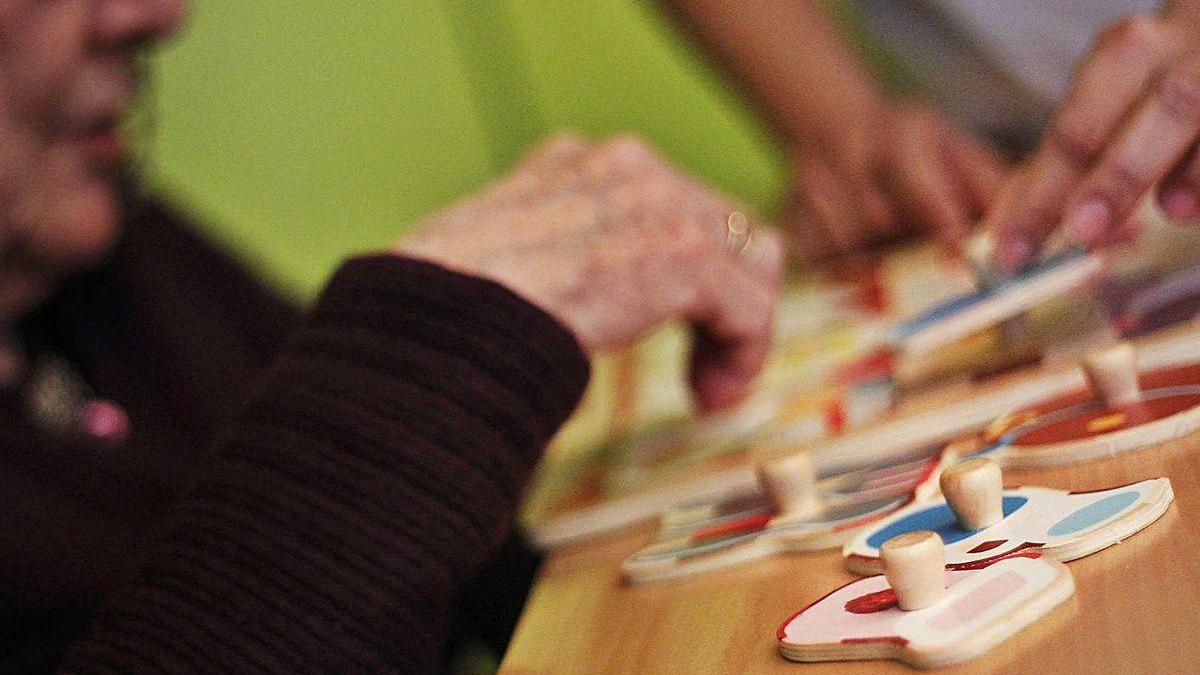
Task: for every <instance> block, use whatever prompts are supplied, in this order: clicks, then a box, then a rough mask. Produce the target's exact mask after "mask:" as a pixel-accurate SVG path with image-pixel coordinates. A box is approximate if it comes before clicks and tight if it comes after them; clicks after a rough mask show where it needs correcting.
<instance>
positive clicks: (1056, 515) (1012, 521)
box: [842, 478, 1174, 574]
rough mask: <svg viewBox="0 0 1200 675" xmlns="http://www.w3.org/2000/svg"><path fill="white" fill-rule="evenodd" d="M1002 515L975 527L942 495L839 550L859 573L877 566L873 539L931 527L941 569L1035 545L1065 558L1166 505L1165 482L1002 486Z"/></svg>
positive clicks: (1102, 543)
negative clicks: (1081, 488) (966, 525)
mask: <svg viewBox="0 0 1200 675" xmlns="http://www.w3.org/2000/svg"><path fill="white" fill-rule="evenodd" d="M1002 499H1003V501H1002V505H1003V513H1004V518H1003V519H1002V520H1001V521H1000V522H998V523H996V524H995V525H991V526H989V527H985V528H983V529H981V530H966V529H963V528H962V527H961V526H960V525H959V522H958V519H957V518H956V517H955V515H954V512H953V511H952V510H951V509H950V507H949V505H948V504H947V503H946V501H945V499H944V498H940V497H939V498H937V499H935V500H932V501H926V502H924V503H915V504H912V505H910V506H907V507H905V508H903V509H900V510H898V511H896V512H895V513H893V514H891V515H889V516H887V517H885V518H883V519H881V520H880V521H879V522H877V523H875V524H873V525H871V526H869V527H867V528H865V529H863V530H861V531H860V532H859V534H858V536H856V537H855V538H854V539H853V540H851V541H850V542H849V543H847V544H846V545H845V546H844V547H843V549H842V553H843V555H844V556H845V561H846V567H847V568H849V569H850V571H852V572H855V573H858V574H879V573H881V572H882V571H883V568H882V565H881V563H880V560H879V547H880V546H881V545H883V543H884V542H885V541H887V540H889V539H891V538H892V537H895V536H897V535H900V534H904V533H906V532H915V531H918V530H932V531H933V532H936V533H937V534H938V535H939V536H941V538H942V541H944V542H945V544H946V567H947V569H961V568H967V567H970V566H973V565H978V564H980V563H984V562H986V561H988V560H994V559H997V558H1001V557H1004V556H1007V555H1010V554H1012V553H1014V552H1017V551H1022V550H1037V551H1041V552H1042V553H1043V554H1045V555H1046V556H1047V557H1049V558H1053V559H1055V560H1059V561H1061V562H1066V561H1068V560H1075V559H1076V558H1082V557H1083V556H1086V555H1090V554H1092V553H1095V552H1096V551H1099V550H1101V549H1104V548H1107V547H1109V546H1111V545H1113V544H1115V543H1118V542H1120V541H1121V540H1122V539H1125V538H1127V537H1129V536H1131V535H1133V534H1134V533H1136V532H1138V531H1139V530H1141V529H1142V528H1144V527H1146V526H1147V525H1149V524H1150V523H1153V522H1154V521H1155V520H1157V519H1158V518H1159V516H1161V515H1162V514H1163V513H1165V512H1166V510H1167V507H1169V506H1170V505H1171V501H1172V499H1174V495H1173V493H1172V492H1171V482H1170V480H1168V479H1166V478H1153V479H1150V480H1144V481H1141V482H1139V483H1133V484H1130V485H1124V486H1120V487H1114V488H1109V489H1105V490H1098V491H1090V492H1065V491H1062V490H1055V489H1052V488H1043V487H1018V488H1012V489H1007V490H1005V491H1004V493H1003V498H1002Z"/></svg>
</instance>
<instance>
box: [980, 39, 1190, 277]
mask: <svg viewBox="0 0 1200 675" xmlns="http://www.w3.org/2000/svg"><path fill="white" fill-rule="evenodd" d="M1198 139H1200V36H1197V35H1196V32H1195V29H1194V28H1188V27H1187V25H1186V24H1185V23H1184V22H1182V21H1178V22H1177V21H1174V20H1172V19H1170V18H1164V17H1149V16H1132V17H1129V18H1126V19H1124V20H1122V21H1121V22H1119V23H1117V24H1115V25H1113V26H1111V27H1110V28H1109V29H1107V30H1106V31H1105V32H1104V33H1103V34H1102V35H1101V37H1100V39H1099V40H1098V41H1097V42H1096V44H1095V46H1094V47H1093V48H1092V52H1091V54H1090V55H1089V56H1088V57H1087V58H1086V59H1085V60H1084V61H1083V62H1082V64H1081V65H1080V66H1079V69H1078V70H1077V72H1076V73H1075V77H1074V80H1073V82H1072V85H1071V89H1070V91H1069V92H1068V94H1067V96H1066V98H1065V100H1064V102H1063V104H1062V106H1061V108H1060V109H1059V110H1058V112H1057V113H1056V115H1055V117H1054V120H1053V122H1052V123H1051V125H1050V127H1049V129H1048V130H1047V132H1046V135H1045V138H1044V139H1043V140H1042V143H1041V146H1040V147H1039V148H1038V150H1037V151H1036V153H1035V154H1034V155H1033V157H1032V158H1031V159H1030V160H1029V162H1028V163H1027V164H1026V166H1025V167H1023V169H1022V170H1021V171H1020V172H1019V173H1018V174H1017V175H1016V176H1014V177H1013V178H1012V180H1011V181H1009V182H1008V183H1007V184H1006V185H1005V186H1004V188H1003V189H1002V191H1001V194H1000V196H999V198H998V199H997V202H996V206H995V208H994V209H993V210H992V211H990V212H989V213H988V214H987V216H986V217H985V219H984V221H983V227H984V228H985V229H988V230H989V231H993V232H995V233H996V240H997V262H998V263H999V264H1000V265H1001V266H1003V267H1006V268H1008V269H1010V270H1012V269H1016V268H1017V267H1018V266H1019V265H1021V264H1022V263H1023V262H1025V261H1026V260H1027V259H1028V258H1029V257H1030V256H1032V255H1033V253H1034V252H1035V251H1036V250H1037V249H1038V247H1039V246H1040V245H1041V243H1042V242H1043V241H1044V240H1045V239H1046V237H1047V236H1049V234H1050V233H1051V232H1052V231H1053V230H1054V229H1055V227H1056V226H1057V225H1058V224H1059V222H1060V219H1061V224H1062V226H1063V227H1064V228H1065V229H1066V230H1067V232H1068V233H1070V234H1071V235H1072V236H1073V237H1074V238H1075V239H1077V240H1079V242H1080V243H1084V244H1087V245H1091V246H1102V245H1106V244H1110V243H1114V242H1118V241H1124V240H1127V239H1129V238H1131V237H1132V236H1133V235H1134V234H1135V232H1136V223H1135V221H1134V219H1133V218H1132V214H1133V212H1134V210H1135V208H1136V206H1137V204H1138V202H1139V201H1140V199H1141V198H1142V196H1143V195H1145V194H1146V193H1148V192H1149V191H1150V190H1151V189H1152V188H1153V187H1154V186H1155V185H1158V186H1159V188H1158V194H1157V196H1158V201H1159V204H1160V205H1161V206H1162V207H1163V209H1164V210H1165V211H1166V213H1167V214H1168V215H1169V216H1172V217H1174V218H1177V219H1184V218H1195V217H1197V216H1200V155H1198V154H1197V149H1196V143H1197V140H1198Z"/></svg>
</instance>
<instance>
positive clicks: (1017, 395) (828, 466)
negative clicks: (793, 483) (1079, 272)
mask: <svg viewBox="0 0 1200 675" xmlns="http://www.w3.org/2000/svg"><path fill="white" fill-rule="evenodd" d="M1137 351H1138V355H1137V365H1138V368H1139V370H1140V372H1139V375H1138V382H1139V387H1140V390H1141V391H1142V394H1143V399H1144V400H1145V399H1154V398H1155V397H1156V396H1157V394H1158V393H1168V394H1169V393H1173V391H1178V389H1177V388H1178V387H1190V386H1193V385H1200V363H1198V362H1197V354H1200V332H1198V331H1197V330H1196V328H1195V327H1191V326H1181V327H1178V328H1176V329H1174V330H1172V331H1170V332H1168V333H1166V334H1163V335H1158V336H1155V337H1153V338H1149V339H1146V340H1143V341H1141V342H1140V343H1139V344H1138V345H1137ZM1164 389H1169V390H1173V391H1171V392H1159V390H1164ZM1095 398H1096V397H1095V396H1094V394H1093V393H1092V392H1091V391H1090V390H1089V389H1088V387H1087V380H1086V378H1085V376H1084V373H1083V371H1082V369H1071V370H1060V371H1053V372H1048V373H1044V374H1038V375H1035V376H1032V377H1024V378H1020V379H1017V380H1015V381H1014V382H1012V383H1011V384H1004V386H1000V387H996V386H993V387H991V388H989V389H987V390H984V391H981V392H978V393H974V394H971V395H969V396H967V397H964V398H961V399H952V400H948V401H946V402H945V404H943V405H939V406H937V407H936V408H930V409H925V410H919V411H916V412H912V413H909V414H907V415H903V416H897V417H895V418H893V419H890V420H887V421H885V422H882V423H879V424H876V425H872V426H868V427H865V428H863V429H860V430H857V431H852V432H849V433H847V434H845V435H843V436H840V437H838V438H833V439H830V440H827V441H823V442H821V443H818V444H815V445H813V446H812V447H811V449H810V451H809V452H810V453H811V454H812V456H813V458H814V460H815V461H816V462H817V463H818V465H819V466H820V467H821V469H822V470H824V471H827V472H832V471H841V470H846V469H850V468H853V467H855V466H861V465H863V464H865V463H869V462H881V461H886V460H887V458H889V457H893V456H897V455H905V454H909V453H914V452H918V451H920V449H921V448H929V447H933V446H940V445H944V444H946V443H949V442H955V443H958V442H959V441H961V440H962V439H964V437H967V438H968V440H969V442H968V443H966V444H965V445H968V446H970V450H969V451H968V452H969V453H977V452H979V451H980V449H981V448H980V447H979V443H980V440H982V444H983V446H984V448H983V450H985V451H986V452H988V455H989V456H990V457H992V458H994V459H996V460H997V461H999V462H1000V464H1001V465H1002V466H1003V467H1004V468H1018V467H1038V466H1049V465H1053V464H1061V463H1063V462H1064V461H1080V460H1084V459H1088V458H1089V457H1096V456H1105V455H1106V454H1107V453H1109V452H1111V449H1110V448H1106V447H1104V446H1103V445H1101V444H1102V443H1104V442H1105V441H1106V439H1104V438H1100V439H1099V440H1097V441H1093V440H1091V439H1084V440H1085V441H1087V442H1086V443H1084V445H1085V448H1084V450H1085V452H1083V453H1082V454H1081V455H1080V456H1076V457H1071V456H1070V455H1069V454H1068V455H1065V456H1064V455H1061V454H1059V453H1058V452H1057V449H1055V448H1049V447H1045V446H1038V445H1022V444H1019V443H1018V444H1015V445H1014V444H1012V441H1013V440H1015V439H1016V437H1017V436H1016V433H1017V432H1018V431H1023V430H1025V429H1027V428H1030V427H1032V426H1036V425H1038V423H1039V421H1041V422H1049V421H1052V420H1053V419H1056V418H1053V417H1050V415H1051V414H1052V413H1059V412H1061V411H1063V410H1065V409H1068V408H1071V407H1073V406H1078V409H1077V410H1082V411H1091V412H1092V413H1093V416H1094V417H1097V418H1101V419H1102V420H1103V421H1102V422H1100V425H1101V426H1100V427H1097V426H1095V425H1093V432H1094V433H1093V435H1096V436H1099V435H1102V434H1104V433H1105V431H1104V430H1103V425H1105V424H1115V423H1116V422H1119V421H1121V418H1119V417H1110V418H1108V419H1103V418H1105V417H1106V415H1103V414H1095V413H1096V412H1097V411H1098V410H1100V408H1099V407H1098V406H1099V405H1100V404H1098V403H1096V402H1095ZM1179 402H1180V401H1179V399H1176V400H1175V401H1174V403H1175V404H1176V405H1178V404H1179ZM1162 405H1163V404H1162V403H1155V404H1151V406H1150V407H1149V408H1148V411H1149V412H1153V411H1154V410H1155V409H1156V408H1159V407H1161V406H1162ZM1014 411H1015V412H1014ZM1137 419H1138V418H1137V417H1136V416H1135V417H1132V418H1131V417H1128V416H1127V417H1126V418H1125V419H1124V425H1120V426H1122V428H1128V427H1130V426H1132V425H1131V422H1134V423H1135V422H1136V421H1137ZM1026 424H1028V425H1030V427H1022V425H1026ZM1018 427H1022V428H1021V429H1018ZM1085 428H1086V422H1085ZM1186 428H1187V427H1186V426H1185V427H1183V429H1186ZM1114 429H1115V427H1109V428H1108V429H1107V431H1113V430H1114ZM1115 430H1118V431H1119V429H1115ZM1170 430H1171V429H1170V428H1168V429H1167V431H1170ZM1159 431H1162V430H1161V429H1160V430H1159ZM981 432H982V433H981ZM1180 432H1181V430H1180V428H1179V427H1175V431H1174V432H1173V433H1180ZM977 434H980V436H976V435H977ZM1167 435H1168V436H1170V435H1173V434H1167ZM782 440H783V441H785V442H786V441H787V440H788V439H787V438H786V437H785V438H784V439H782ZM1117 440H1119V441H1121V442H1122V443H1123V444H1124V443H1128V442H1129V441H1130V439H1129V438H1128V437H1125V438H1118V439H1117ZM1136 440H1137V442H1136V443H1133V444H1132V446H1126V448H1125V449H1134V448H1137V447H1142V446H1145V445H1147V444H1149V443H1150V442H1151V441H1147V440H1145V438H1144V437H1143V438H1138V439H1136ZM1068 458H1070V459H1068Z"/></svg>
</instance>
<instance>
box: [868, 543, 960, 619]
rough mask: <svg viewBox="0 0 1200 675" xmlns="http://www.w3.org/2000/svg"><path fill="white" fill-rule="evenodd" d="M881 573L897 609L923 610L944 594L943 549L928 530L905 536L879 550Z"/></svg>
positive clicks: (944, 564) (944, 556) (944, 559)
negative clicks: (897, 605)
mask: <svg viewBox="0 0 1200 675" xmlns="http://www.w3.org/2000/svg"><path fill="white" fill-rule="evenodd" d="M879 557H880V559H881V561H882V562H883V573H884V575H885V576H886V577H887V580H888V584H889V585H890V586H891V587H892V591H894V592H895V593H896V600H897V602H898V604H899V605H900V609H903V610H912V609H923V608H925V607H929V606H930V605H932V604H934V603H936V602H937V601H938V600H941V599H942V596H943V595H945V594H946V571H945V566H946V546H945V545H944V544H943V543H942V538H941V537H939V536H937V534H936V533H934V532H930V531H929V530H918V531H916V532H906V533H905V534H901V535H897V536H895V537H892V538H891V539H889V540H887V541H885V542H884V543H883V546H880V547H879Z"/></svg>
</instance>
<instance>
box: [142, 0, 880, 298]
mask: <svg viewBox="0 0 1200 675" xmlns="http://www.w3.org/2000/svg"><path fill="white" fill-rule="evenodd" d="M833 6H834V7H835V8H836V9H837V10H838V15H839V16H841V17H842V18H843V19H844V20H845V23H846V24H847V25H848V26H850V27H851V28H852V27H853V25H854V24H855V16H854V14H853V11H852V10H850V9H848V4H847V3H845V2H843V1H842V0H835V1H834V2H833ZM859 43H860V45H861V46H862V47H863V49H864V51H865V52H866V53H867V56H868V59H869V60H871V61H873V62H874V63H876V64H882V65H883V67H884V69H885V70H886V69H887V68H888V66H889V63H888V61H887V59H886V57H885V56H883V55H881V54H880V53H878V50H876V49H874V48H873V47H871V46H870V45H867V44H866V43H864V42H862V41H861V40H860V41H859ZM155 64H156V65H155V69H156V73H155V77H154V78H153V79H154V81H155V83H154V85H153V90H154V94H153V100H152V102H151V105H152V107H153V110H154V115H155V116H156V119H155V121H154V131H153V141H152V150H151V152H152V155H151V157H150V160H149V162H148V166H147V169H146V170H147V172H148V173H149V178H150V182H151V183H152V184H153V185H154V186H156V187H157V188H159V189H161V190H163V191H164V192H165V193H167V194H168V195H170V196H171V197H172V198H173V199H174V200H175V201H176V202H177V203H180V204H181V205H182V206H184V207H187V208H189V209H190V210H192V211H193V212H194V213H196V214H197V215H198V216H199V218H200V222H202V223H205V224H207V225H209V226H210V227H213V228H215V232H214V234H215V235H216V236H217V237H218V238H220V239H221V240H223V241H224V242H225V243H227V244H228V245H230V246H231V247H233V248H235V249H236V250H238V251H240V252H241V253H242V255H243V256H245V257H247V258H248V259H249V260H250V261H251V262H252V263H254V264H256V265H257V266H258V267H259V268H260V269H262V271H263V272H264V273H266V274H267V276H268V277H270V278H272V279H273V280H274V281H276V282H277V283H278V284H279V285H280V286H281V287H283V288H284V289H286V290H288V291H290V292H292V293H293V294H295V295H297V296H299V297H311V296H312V295H313V294H314V293H315V292H316V291H317V290H319V288H320V286H321V284H322V283H323V282H324V280H325V279H326V278H327V277H328V275H329V274H330V273H331V272H332V270H333V268H334V267H335V266H336V265H337V263H338V261H339V260H341V259H342V258H344V257H345V256H346V255H347V254H348V253H353V252H359V251H364V250H370V249H376V248H382V247H384V246H386V245H388V244H389V243H390V242H391V241H392V240H394V239H395V237H396V235H397V234H398V233H399V232H401V231H402V230H403V228H405V227H406V226H407V225H408V224H409V223H411V222H413V221H414V220H416V219H417V218H419V217H420V216H421V215H423V214H426V213H428V212H430V211H432V210H434V209H436V208H438V207H440V206H442V205H444V204H446V203H448V202H451V201H453V200H454V199H455V198H457V197H460V196H463V195H465V194H467V193H469V192H470V191H472V190H474V189H476V188H478V187H480V186H481V185H483V184H484V183H485V182H487V181H489V180H490V179H492V178H494V177H496V176H498V175H499V174H501V173H503V172H504V171H505V170H506V169H507V168H508V167H510V166H511V165H512V164H513V163H514V162H515V161H516V159H517V158H519V157H520V155H521V154H522V153H524V152H525V151H526V150H528V149H529V148H530V147H531V146H532V145H534V144H536V143H537V142H538V140H539V139H542V138H544V137H545V136H547V135H548V134H550V133H552V132H553V131H555V130H562V129H572V130H576V131H578V132H580V133H583V134H585V135H587V136H591V137H602V136H605V135H610V134H613V133H619V132H625V131H630V132H636V133H637V134H639V135H642V136H643V137H645V138H647V139H648V140H649V141H650V142H651V143H652V144H653V145H654V146H655V147H657V148H658V149H659V150H660V151H661V152H663V153H664V154H665V155H666V156H667V157H669V158H670V159H671V160H673V161H675V162H676V163H677V164H679V165H681V166H683V167H685V168H687V169H688V170H689V171H691V172H692V173H694V174H695V175H697V176H699V177H701V178H703V179H704V180H706V181H708V182H710V183H712V184H714V185H716V186H718V187H719V188H721V189H723V190H724V191H726V192H728V193H730V194H732V195H734V196H736V197H738V198H739V199H742V200H744V201H746V202H748V203H749V204H751V205H752V206H753V207H754V208H756V209H758V210H759V211H760V212H761V213H763V214H768V215H769V214H770V212H771V211H772V209H773V207H774V205H775V203H776V201H777V200H778V199H779V198H780V196H781V194H782V191H783V189H784V178H785V176H784V165H783V155H782V153H781V152H780V151H779V150H778V148H776V147H774V144H773V140H772V138H771V135H770V134H769V132H768V131H767V129H766V128H765V127H764V126H763V124H762V123H760V122H759V121H758V120H757V118H756V115H755V111H753V110H752V109H751V108H750V107H749V106H748V104H747V103H745V102H744V101H741V100H739V98H738V96H737V94H736V92H734V91H733V90H732V89H731V88H730V87H729V85H728V84H727V83H726V82H725V81H724V80H723V79H722V77H721V76H720V75H719V74H718V73H717V71H716V69H715V68H714V67H712V66H711V64H709V63H707V62H706V61H705V60H704V58H703V57H702V56H701V55H700V54H699V52H698V51H696V50H695V49H694V48H692V47H691V46H690V45H689V41H688V39H687V38H686V36H684V35H681V34H680V33H679V32H678V28H677V27H676V26H673V25H672V22H671V21H670V19H669V17H667V16H665V15H664V13H663V11H662V9H661V7H659V6H658V5H657V4H656V3H652V2H645V1H641V0H573V1H572V2H561V1H560V0H406V1H405V2H380V3H363V4H361V5H355V6H354V9H353V11H349V10H347V9H346V8H345V6H343V5H340V4H333V3H329V2H324V1H319V0H259V1H257V2H250V3H248V2H240V1H237V0H207V1H206V2H199V3H195V4H194V6H193V12H192V16H191V19H190V23H189V26H188V28H187V30H186V31H185V33H184V34H183V36H182V37H181V38H180V39H179V40H178V41H176V42H175V43H173V44H172V45H171V46H169V47H168V48H167V49H166V50H165V51H164V52H163V53H162V54H160V55H159V56H158V58H156V59H155ZM893 79H895V78H893ZM697 139H703V142H697Z"/></svg>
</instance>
